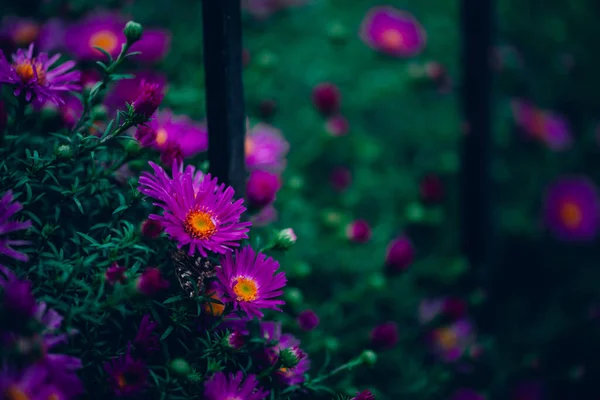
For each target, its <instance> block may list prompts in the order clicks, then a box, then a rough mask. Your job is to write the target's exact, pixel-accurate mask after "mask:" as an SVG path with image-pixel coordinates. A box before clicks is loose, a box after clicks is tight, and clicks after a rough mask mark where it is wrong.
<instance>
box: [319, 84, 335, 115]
mask: <svg viewBox="0 0 600 400" xmlns="http://www.w3.org/2000/svg"><path fill="white" fill-rule="evenodd" d="M341 97H342V95H341V94H340V90H339V89H338V88H337V86H335V85H334V84H333V83H330V82H324V83H320V84H318V85H317V86H315V87H314V89H313V92H312V101H313V104H314V106H315V108H316V109H317V110H318V111H319V112H320V113H322V114H324V115H331V114H334V113H336V112H338V110H339V108H340V102H341Z"/></svg>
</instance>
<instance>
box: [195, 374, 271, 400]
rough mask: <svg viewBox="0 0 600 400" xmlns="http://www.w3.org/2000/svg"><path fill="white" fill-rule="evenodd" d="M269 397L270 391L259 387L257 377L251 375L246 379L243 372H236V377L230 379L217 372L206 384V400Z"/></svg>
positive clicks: (248, 399)
mask: <svg viewBox="0 0 600 400" xmlns="http://www.w3.org/2000/svg"><path fill="white" fill-rule="evenodd" d="M242 381H243V383H242ZM268 395H269V391H265V390H263V389H262V388H261V387H260V386H258V380H257V379H256V376H255V375H252V374H250V375H248V376H247V377H246V379H244V374H243V373H242V372H241V371H238V372H236V373H235V375H234V374H230V375H229V377H227V375H225V374H224V373H223V372H217V373H216V374H214V375H213V376H212V377H211V378H210V379H209V380H207V381H206V382H205V383H204V397H205V398H206V400H222V399H244V400H263V399H265V398H266V397H267V396H268Z"/></svg>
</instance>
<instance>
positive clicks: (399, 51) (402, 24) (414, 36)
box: [360, 6, 427, 57]
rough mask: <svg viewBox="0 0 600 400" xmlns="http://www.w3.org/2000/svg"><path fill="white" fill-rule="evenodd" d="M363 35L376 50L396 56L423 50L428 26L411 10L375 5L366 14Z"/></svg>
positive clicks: (413, 53)
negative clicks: (424, 26) (411, 12)
mask: <svg viewBox="0 0 600 400" xmlns="http://www.w3.org/2000/svg"><path fill="white" fill-rule="evenodd" d="M360 37H361V39H362V40H363V41H364V42H365V43H366V44H367V45H368V46H370V47H371V48H373V49H374V50H377V51H380V52H382V53H385V54H388V55H391V56H395V57H411V56H414V55H417V54H418V53H420V52H421V50H423V48H424V47H425V44H426V41H427V35H426V33H425V30H424V29H423V27H422V26H421V24H419V22H418V21H417V20H416V19H415V17H413V16H412V15H411V14H409V13H408V12H405V11H400V10H397V9H395V8H393V7H388V6H382V7H373V8H371V9H370V10H369V12H368V13H367V15H366V16H365V18H364V20H363V22H362V25H361V29H360Z"/></svg>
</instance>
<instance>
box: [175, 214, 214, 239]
mask: <svg viewBox="0 0 600 400" xmlns="http://www.w3.org/2000/svg"><path fill="white" fill-rule="evenodd" d="M183 225H184V229H185V231H186V232H187V233H188V234H189V235H190V236H191V237H193V238H194V239H208V238H209V237H211V236H212V235H214V234H215V232H216V231H217V221H216V219H215V218H214V216H213V215H212V214H211V213H210V212H208V211H206V210H203V209H198V208H194V209H192V210H191V211H190V212H189V213H188V214H187V217H186V218H185V222H184V223H183Z"/></svg>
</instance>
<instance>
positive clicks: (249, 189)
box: [246, 170, 281, 209]
mask: <svg viewBox="0 0 600 400" xmlns="http://www.w3.org/2000/svg"><path fill="white" fill-rule="evenodd" d="M280 188H281V180H280V179H279V176H278V175H276V174H272V173H270V172H267V171H260V170H255V171H251V172H250V176H249V177H248V181H247V182H246V198H247V199H248V204H249V205H250V207H252V208H254V209H260V208H263V207H266V206H268V205H269V204H271V203H273V201H275V196H276V195H277V192H278V191H279V189H280Z"/></svg>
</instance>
